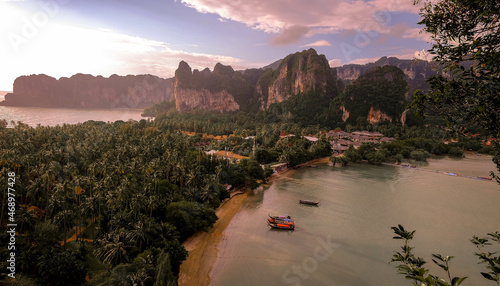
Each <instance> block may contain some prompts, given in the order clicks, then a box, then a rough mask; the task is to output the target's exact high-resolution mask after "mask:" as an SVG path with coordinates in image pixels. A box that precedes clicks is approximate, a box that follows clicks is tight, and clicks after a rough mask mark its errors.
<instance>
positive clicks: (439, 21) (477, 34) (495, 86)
mask: <svg viewBox="0 0 500 286" xmlns="http://www.w3.org/2000/svg"><path fill="white" fill-rule="evenodd" d="M499 11H500V3H499V2H498V1H495V0H474V1H465V2H464V1H458V0H443V1H439V2H437V3H433V2H426V3H425V6H424V8H423V9H422V10H421V13H420V15H421V17H422V20H421V21H420V23H419V24H424V25H425V27H424V30H425V31H426V32H427V33H429V34H430V35H431V38H432V41H433V46H432V48H431V50H429V52H430V54H432V55H434V58H433V60H434V61H436V62H437V63H438V64H439V66H441V67H442V68H443V71H444V72H446V73H448V74H449V75H450V76H447V77H445V76H441V75H437V76H433V77H431V78H430V79H429V80H428V83H429V86H430V88H429V92H427V93H424V92H421V91H416V92H415V94H414V101H413V102H412V104H411V106H412V107H413V108H415V109H416V110H417V112H418V113H419V114H420V115H425V113H426V111H427V110H428V109H429V108H434V109H436V110H438V111H439V112H440V113H441V114H442V116H443V117H444V118H445V119H446V120H447V121H448V123H449V124H451V125H452V126H454V127H456V128H458V129H462V130H463V129H466V128H467V127H468V126H467V125H471V124H474V125H476V126H479V127H480V128H481V129H482V133H484V134H487V135H489V136H492V137H494V138H500V116H499V110H500V98H499V94H500V68H499V65H498V61H499V60H500V51H499V43H498V39H499V38H500V30H499V29H498V25H499V24H498V23H499V20H498V19H499V17H500V12H499ZM457 39H458V40H457ZM499 147H500V146H498V144H497V145H496V147H495V148H496V150H497V151H498V149H499ZM495 156H496V157H495V159H494V161H495V163H496V164H497V168H498V170H499V171H500V164H499V162H500V160H499V159H500V153H499V152H496V155H495ZM492 175H494V174H492ZM499 181H500V180H499Z"/></svg>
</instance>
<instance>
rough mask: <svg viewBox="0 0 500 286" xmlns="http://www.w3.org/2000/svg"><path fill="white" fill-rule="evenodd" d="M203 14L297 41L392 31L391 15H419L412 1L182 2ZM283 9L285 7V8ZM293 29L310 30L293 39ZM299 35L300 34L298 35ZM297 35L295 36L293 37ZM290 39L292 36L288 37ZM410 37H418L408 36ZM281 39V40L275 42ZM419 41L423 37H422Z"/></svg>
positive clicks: (191, 0)
mask: <svg viewBox="0 0 500 286" xmlns="http://www.w3.org/2000/svg"><path fill="white" fill-rule="evenodd" d="M181 1H182V2H183V3H184V4H185V5H187V6H188V7H191V8H194V9H196V10H197V11H199V12H201V13H212V14H217V15H219V16H220V17H222V18H224V19H230V20H233V21H237V22H240V23H244V24H246V25H247V26H249V27H252V28H254V29H259V30H263V31H265V32H268V33H282V34H281V35H280V36H277V37H276V38H275V40H273V41H278V42H281V38H280V37H283V38H285V41H284V42H289V41H290V42H291V41H292V40H293V39H294V40H295V42H297V41H298V40H300V39H301V38H302V36H311V35H314V34H331V33H339V32H340V31H344V30H358V31H363V32H368V31H375V32H381V33H386V32H389V30H390V29H388V25H389V24H390V23H391V13H392V12H410V13H415V14H417V13H418V11H419V8H420V6H416V5H413V1H411V0H372V1H350V0H316V1H308V0H296V1H293V5H292V4H291V3H290V1H289V0H273V1H269V0H245V1H243V0H181ZM283 7H286V9H284V8H283ZM292 27H308V28H309V30H308V32H307V34H304V35H302V36H300V37H291V36H290V33H289V29H292ZM299 34H300V33H299ZM294 35H296V34H294ZM289 36H290V37H289ZM408 36H416V35H415V34H414V33H409V34H408ZM276 39H278V40H276ZM419 39H420V38H419Z"/></svg>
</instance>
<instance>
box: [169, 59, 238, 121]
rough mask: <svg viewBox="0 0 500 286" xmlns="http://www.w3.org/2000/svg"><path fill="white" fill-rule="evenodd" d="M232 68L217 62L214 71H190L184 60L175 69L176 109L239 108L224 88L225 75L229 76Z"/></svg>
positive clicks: (221, 110) (212, 109) (225, 110)
mask: <svg viewBox="0 0 500 286" xmlns="http://www.w3.org/2000/svg"><path fill="white" fill-rule="evenodd" d="M233 75H234V70H233V69H232V68H231V67H230V66H223V65H221V64H217V65H216V66H215V68H214V71H213V72H211V71H210V70H209V69H208V68H207V69H204V70H203V71H201V72H200V71H198V70H194V71H191V67H190V66H189V65H188V64H187V63H186V62H184V61H181V62H180V63H179V67H178V68H177V70H176V71H175V91H174V96H175V105H176V109H177V111H180V112H182V111H190V110H193V109H204V110H210V111H219V112H227V111H236V110H239V109H240V106H239V104H238V103H237V102H236V100H235V98H234V96H233V94H231V93H230V92H229V91H228V90H227V89H225V80H226V77H229V78H231V76H233Z"/></svg>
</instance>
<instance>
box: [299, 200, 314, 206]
mask: <svg viewBox="0 0 500 286" xmlns="http://www.w3.org/2000/svg"><path fill="white" fill-rule="evenodd" d="M299 203H301V204H304V205H312V206H317V205H318V204H319V202H315V201H308V200H300V201H299Z"/></svg>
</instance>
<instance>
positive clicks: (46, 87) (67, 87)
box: [0, 74, 173, 108]
mask: <svg viewBox="0 0 500 286" xmlns="http://www.w3.org/2000/svg"><path fill="white" fill-rule="evenodd" d="M172 97H173V81H172V79H163V78H159V77H157V76H153V75H127V76H118V75H112V76H110V77H109V78H105V77H102V76H92V75H88V74H76V75H74V76H72V77H70V78H66V77H62V78H60V79H55V78H53V77H50V76H47V75H44V74H39V75H29V76H21V77H18V78H17V79H16V80H15V81H14V91H13V92H12V93H8V94H6V95H5V101H2V102H0V105H3V106H36V107H69V108H121V107H123V108H145V107H148V106H151V105H153V104H155V103H159V102H162V101H170V100H171V99H172Z"/></svg>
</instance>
